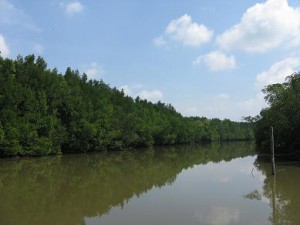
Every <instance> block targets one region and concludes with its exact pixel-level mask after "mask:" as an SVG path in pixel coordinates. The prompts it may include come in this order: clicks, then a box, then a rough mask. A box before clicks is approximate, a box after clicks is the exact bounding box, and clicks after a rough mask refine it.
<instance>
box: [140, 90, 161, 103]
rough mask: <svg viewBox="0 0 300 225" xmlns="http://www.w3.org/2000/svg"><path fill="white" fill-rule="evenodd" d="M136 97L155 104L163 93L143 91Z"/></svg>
mask: <svg viewBox="0 0 300 225" xmlns="http://www.w3.org/2000/svg"><path fill="white" fill-rule="evenodd" d="M137 96H139V97H140V98H141V99H146V100H148V101H151V102H157V101H159V100H161V99H162V98H163V93H162V92H161V91H160V90H152V91H147V90H143V91H141V92H140V93H138V94H137Z"/></svg>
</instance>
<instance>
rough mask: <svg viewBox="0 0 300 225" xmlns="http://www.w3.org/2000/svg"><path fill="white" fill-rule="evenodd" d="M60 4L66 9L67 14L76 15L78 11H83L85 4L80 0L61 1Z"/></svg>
mask: <svg viewBox="0 0 300 225" xmlns="http://www.w3.org/2000/svg"><path fill="white" fill-rule="evenodd" d="M60 6H61V7H62V8H64V9H65V11H66V13H67V15H70V16H72V15H74V14H77V13H81V12H82V11H83V9H84V7H83V5H82V4H81V3H80V2H79V1H72V2H68V3H65V2H60Z"/></svg>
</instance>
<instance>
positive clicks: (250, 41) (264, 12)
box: [217, 0, 300, 52]
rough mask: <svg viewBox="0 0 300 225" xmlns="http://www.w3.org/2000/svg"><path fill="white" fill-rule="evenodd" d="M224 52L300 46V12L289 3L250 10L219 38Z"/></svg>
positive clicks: (270, 1) (271, 2)
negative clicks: (291, 45)
mask: <svg viewBox="0 0 300 225" xmlns="http://www.w3.org/2000/svg"><path fill="white" fill-rule="evenodd" d="M217 43H218V45H219V46H220V47H221V48H222V49H228V50H230V49H240V50H244V51H247V52H265V51H268V50H270V49H273V48H275V47H278V46H280V45H285V44H286V45H290V44H294V45H295V44H300V9H299V8H293V7H291V6H289V5H288V1H287V0H267V1H266V2H264V3H258V4H256V5H254V6H252V7H250V8H249V9H248V10H247V11H246V12H245V13H244V15H243V17H242V19H241V21H240V23H238V24H236V25H234V26H233V27H231V28H230V29H228V30H226V31H225V32H224V33H223V34H221V35H220V36H218V37H217Z"/></svg>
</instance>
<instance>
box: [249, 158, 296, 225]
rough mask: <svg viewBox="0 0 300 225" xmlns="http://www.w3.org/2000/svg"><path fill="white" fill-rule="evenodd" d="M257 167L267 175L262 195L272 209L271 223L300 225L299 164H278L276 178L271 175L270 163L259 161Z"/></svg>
mask: <svg viewBox="0 0 300 225" xmlns="http://www.w3.org/2000/svg"><path fill="white" fill-rule="evenodd" d="M256 165H257V168H258V170H260V171H261V172H262V173H263V174H265V175H266V179H265V181H264V187H263V193H262V194H263V196H264V197H266V198H267V199H268V200H269V203H270V206H271V207H272V215H271V216H270V218H269V220H270V222H271V223H272V224H274V225H275V224H276V225H281V224H293V225H294V224H300V215H299V211H300V191H299V186H300V180H299V175H300V165H299V162H287V161H285V162H280V161H279V162H276V176H272V175H271V165H270V163H269V162H264V161H259V160H257V161H256ZM250 196H251V195H250Z"/></svg>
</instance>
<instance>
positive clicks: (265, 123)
mask: <svg viewBox="0 0 300 225" xmlns="http://www.w3.org/2000/svg"><path fill="white" fill-rule="evenodd" d="M263 93H264V94H265V96H266V97H265V100H266V101H267V103H268V105H269V106H268V107H267V108H265V109H263V110H262V111H261V112H260V116H258V117H256V118H255V119H254V120H255V121H256V122H255V127H256V128H255V138H256V143H257V146H258V149H260V151H262V152H264V153H269V152H270V147H269V146H270V135H271V132H270V127H271V126H273V127H274V140H275V154H277V155H286V156H294V157H296V158H298V159H299V157H300V138H299V134H300V73H299V72H298V73H294V74H292V75H291V76H288V77H287V78H286V82H284V83H282V84H272V85H269V86H267V87H266V88H265V89H264V90H263Z"/></svg>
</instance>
